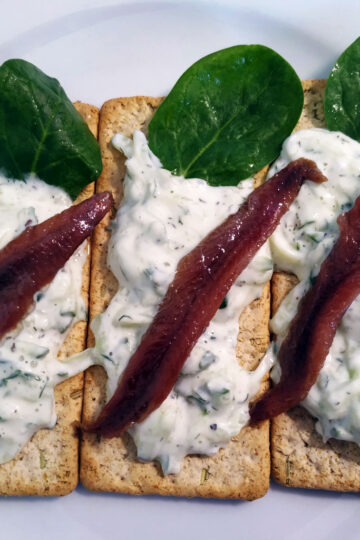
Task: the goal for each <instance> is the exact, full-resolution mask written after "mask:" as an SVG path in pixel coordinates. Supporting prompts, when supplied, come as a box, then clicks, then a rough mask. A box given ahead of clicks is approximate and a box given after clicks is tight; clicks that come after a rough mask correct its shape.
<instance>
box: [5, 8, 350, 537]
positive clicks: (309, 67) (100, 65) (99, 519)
mask: <svg viewBox="0 0 360 540" xmlns="http://www.w3.org/2000/svg"><path fill="white" fill-rule="evenodd" d="M359 20H360V3H359V2H358V0H352V1H351V0H342V1H341V2H338V1H332V0H327V1H326V0H312V1H311V2H310V1H308V0H302V1H298V0H293V1H292V2H291V1H284V0H271V2H270V1H266V0H253V1H252V2H251V1H250V0H248V1H241V0H238V1H235V0H234V1H231V0H228V1H225V0H224V1H222V2H220V1H219V2H215V1H214V2H212V1H210V0H207V1H197V2H187V1H182V2H174V1H171V0H168V1H158V2H152V1H142V2H138V1H132V2H130V1H128V2H125V1H119V0H117V1H115V0H107V1H106V0H62V1H57V0H51V1H44V0H43V1H41V0H31V1H29V0H12V1H9V0H0V63H1V62H3V61H4V60H6V59H8V58H11V57H21V58H25V59H27V60H30V61H32V62H34V63H36V64H37V65H38V66H39V67H40V68H42V69H43V70H45V71H46V72H47V73H48V74H49V75H53V76H56V77H57V78H59V79H60V81H61V83H62V85H63V86H64V88H65V90H66V91H67V93H68V95H69V97H70V98H71V99H73V100H75V99H80V100H82V101H85V102H88V103H94V104H96V105H101V104H102V103H103V101H105V100H106V99H109V98H112V97H117V96H125V95H134V94H145V95H155V96H156V95H163V94H164V93H166V92H167V91H168V90H169V89H170V88H171V87H172V86H173V84H174V83H175V81H176V79H177V78H178V76H179V75H180V74H181V73H182V72H183V71H184V70H185V69H186V68H187V67H189V65H190V64H191V63H192V62H194V61H195V60H197V59H198V58H199V57H201V56H203V55H204V54H207V53H209V52H212V51H214V50H217V49H220V48H223V47H227V46H231V45H235V44H242V43H261V44H264V45H268V46H270V47H272V48H274V49H275V50H276V51H277V52H279V53H280V54H282V55H283V56H284V57H285V58H286V59H287V60H288V61H289V62H290V63H291V64H292V65H293V66H294V68H295V69H296V71H297V72H298V74H299V76H300V77H301V78H311V77H326V76H327V74H328V72H329V69H330V67H331V65H332V64H333V63H334V61H335V59H336V58H337V56H338V55H339V54H340V53H341V52H342V51H343V50H344V49H345V47H346V46H347V45H348V44H350V43H351V42H352V41H354V39H355V38H356V37H358V35H359V34H360V26H359ZM358 509H359V498H358V496H357V495H342V494H339V493H325V492H316V491H307V492H306V491H304V490H294V489H285V488H282V487H280V486H277V485H273V486H272V487H271V490H270V492H269V493H268V495H267V496H266V497H265V498H263V499H260V500H258V501H254V502H252V503H248V502H232V501H206V500H205V501H202V500H192V501H188V500H186V499H172V498H160V497H155V496H153V497H151V496H149V497H131V496H126V495H109V494H94V493H90V492H88V491H86V490H85V489H83V488H82V487H79V488H78V489H77V490H76V491H75V492H74V493H73V494H71V495H69V496H67V497H65V498H62V499H60V498H59V499H56V498H52V499H30V498H20V499H13V498H8V499H5V498H4V499H2V500H0V522H1V532H0V538H1V539H2V538H4V539H5V538H7V539H10V540H17V539H21V540H24V539H25V540H35V539H36V540H41V539H43V538H44V539H45V538H47V539H51V540H57V539H61V540H63V539H65V540H71V539H75V538H76V539H82V538H84V539H85V538H86V539H87V540H100V539H103V538H104V539H105V538H106V539H109V540H110V539H111V540H112V539H115V538H116V539H117V538H121V539H124V540H132V539H135V540H140V539H143V538H144V539H145V538H146V539H148V540H152V539H154V540H155V539H156V540H162V539H165V538H166V539H167V538H169V539H170V538H171V539H172V540H178V539H179V540H180V539H181V540H182V539H184V538H186V539H187V540H189V539H190V540H192V539H196V540H198V539H199V538H204V539H205V538H206V539H213V538H214V539H215V538H216V539H218V538H227V539H230V538H237V539H248V538H251V539H260V538H261V539H264V540H272V539H277V540H279V539H282V538H286V539H289V540H297V539H300V538H301V539H306V540H312V539H315V538H316V539H330V540H332V539H333V540H335V539H336V540H338V539H339V538H347V539H355V538H359V535H360V533H359V532H358V530H359V527H358V523H359V519H358V517H357V515H358V512H359V510H358Z"/></svg>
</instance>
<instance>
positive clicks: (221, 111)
mask: <svg viewBox="0 0 360 540" xmlns="http://www.w3.org/2000/svg"><path fill="white" fill-rule="evenodd" d="M303 101H304V93H303V90H302V86H301V82H300V80H299V78H298V76H297V75H296V73H295V71H294V70H293V68H292V67H291V66H290V65H289V64H288V63H287V62H286V61H285V60H284V59H283V58H282V57H281V56H279V55H278V54H277V53H276V52H274V51H273V50H271V49H269V48H268V47H264V46H262V45H238V46H235V47H230V48H229V49H223V50H221V51H218V52H215V53H213V54H210V55H209V56H205V57H204V58H202V59H201V60H199V61H198V62H196V63H195V64H193V65H192V66H191V67H190V68H189V69H188V70H187V71H185V73H184V74H183V75H182V76H181V77H180V79H179V80H178V82H177V83H176V84H175V86H174V88H173V89H172V91H171V92H170V94H169V95H168V97H167V98H166V99H165V101H164V102H163V103H162V104H161V106H160V107H159V109H158V110H157V112H156V114H155V115H154V117H153V119H152V121H151V122H150V125H149V143H150V148H151V150H152V151H153V152H154V153H155V154H156V155H157V156H158V157H159V159H160V161H161V162H162V165H163V166H164V167H165V168H166V169H169V170H171V171H172V172H174V173H176V174H183V175H184V176H185V177H186V178H189V177H197V178H203V179H205V180H207V181H208V182H209V183H210V184H212V185H236V184H237V183H238V182H239V181H240V180H243V179H244V178H247V177H249V176H252V175H253V174H254V173H255V172H256V171H257V170H259V169H260V168H261V167H263V166H264V165H266V164H268V163H270V162H271V161H272V160H274V159H275V158H276V157H277V155H278V154H279V152H280V149H281V144H282V142H283V141H284V139H285V138H286V137H287V136H288V135H289V134H290V133H291V131H292V129H293V128H294V126H295V124H296V122H297V120H298V118H299V116H300V113H301V110H302V107H303Z"/></svg>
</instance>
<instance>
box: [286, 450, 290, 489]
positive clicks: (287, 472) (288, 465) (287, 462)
mask: <svg viewBox="0 0 360 540" xmlns="http://www.w3.org/2000/svg"><path fill="white" fill-rule="evenodd" d="M290 474H291V461H290V460H289V456H287V458H286V485H287V486H288V485H289V484H290Z"/></svg>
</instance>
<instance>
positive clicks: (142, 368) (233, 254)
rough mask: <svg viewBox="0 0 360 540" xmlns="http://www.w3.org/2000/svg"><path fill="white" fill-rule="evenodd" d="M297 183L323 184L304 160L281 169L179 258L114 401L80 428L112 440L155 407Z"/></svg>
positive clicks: (287, 203)
mask: <svg viewBox="0 0 360 540" xmlns="http://www.w3.org/2000/svg"><path fill="white" fill-rule="evenodd" d="M305 180H312V181H314V182H323V181H325V180H326V178H325V177H324V176H323V175H322V174H321V173H320V171H319V170H318V169H317V167H316V165H315V163H314V162H312V161H309V160H305V159H299V160H297V161H295V162H293V163H291V164H289V165H288V166H287V167H286V168H285V169H283V170H282V171H280V172H279V173H278V174H276V175H275V176H274V177H273V178H271V179H270V180H269V181H268V182H266V183H265V184H263V185H262V186H260V187H258V188H257V189H255V190H254V191H253V192H252V194H251V195H250V196H249V198H248V199H247V201H246V202H245V203H244V204H243V205H242V206H241V207H240V208H239V210H238V211H237V212H236V213H235V214H233V215H231V216H229V217H228V218H227V219H226V220H225V221H224V223H222V224H221V225H220V226H218V227H217V228H216V229H214V230H213V231H212V232H211V233H209V234H208V235H207V236H206V237H205V238H204V240H202V242H200V244H198V245H197V246H196V247H195V248H194V249H193V250H192V251H191V252H190V253H189V254H188V255H186V256H185V257H183V259H181V261H180V262H179V264H178V267H177V271H176V274H175V277H174V280H173V282H172V283H171V284H170V286H169V288H168V291H167V293H166V295H165V297H164V299H163V301H162V303H161V305H160V307H159V310H158V312H157V314H156V316H155V318H154V320H153V322H152V323H151V325H150V327H149V328H148V330H147V332H146V333H145V335H144V336H143V338H142V341H141V343H140V345H139V347H138V349H137V350H136V351H135V353H134V354H133V355H132V357H131V358H130V361H129V363H128V366H127V367H126V369H125V370H124V372H123V374H122V377H121V378H120V381H119V385H118V388H117V390H116V391H115V394H114V395H113V397H112V398H111V399H110V401H109V402H108V403H107V405H106V406H105V408H104V409H103V411H102V412H101V413H100V415H99V417H98V418H97V420H95V421H94V422H93V423H92V424H90V425H88V426H85V428H84V429H86V430H87V431H96V432H99V433H101V434H103V435H105V436H108V437H112V436H116V435H119V434H121V433H122V432H123V431H124V430H125V429H127V428H128V427H129V426H130V425H131V424H133V423H134V422H140V421H142V420H144V419H145V418H146V417H147V416H148V415H149V414H150V413H151V412H152V411H153V410H154V409H156V408H157V407H159V405H160V404H161V403H162V402H163V401H164V400H165V399H166V397H167V396H168V394H169V393H170V391H171V389H172V387H173V386H174V384H175V382H176V379H177V377H178V375H179V373H180V370H181V368H182V366H183V364H184V362H185V360H186V358H187V357H188V356H189V354H190V352H191V350H192V348H193V346H194V345H195V343H196V341H197V340H198V338H199V337H200V335H201V334H202V333H203V331H204V330H205V328H206V327H207V326H208V324H209V322H210V320H211V319H212V318H213V316H214V315H215V313H216V311H217V309H218V308H219V306H220V304H221V302H222V301H223V299H224V297H225V295H226V293H227V292H228V290H229V289H230V287H231V285H232V284H233V283H234V281H235V279H236V278H237V276H238V275H239V274H240V273H241V272H242V270H243V269H244V268H245V267H246V266H247V265H248V264H249V262H250V261H251V259H252V258H253V257H254V255H255V254H256V252H257V251H258V250H259V248H260V247H261V246H262V245H263V244H264V242H265V241H266V239H267V238H268V237H269V236H270V235H271V233H272V232H273V231H274V229H275V227H276V225H277V224H278V223H279V220H280V218H281V217H282V216H283V214H284V213H285V212H286V211H287V209H288V208H289V206H290V204H291V203H292V201H293V200H294V198H295V197H296V195H297V193H298V192H299V190H300V187H301V185H302V184H303V182H304V181H305ZM185 181H186V180H185Z"/></svg>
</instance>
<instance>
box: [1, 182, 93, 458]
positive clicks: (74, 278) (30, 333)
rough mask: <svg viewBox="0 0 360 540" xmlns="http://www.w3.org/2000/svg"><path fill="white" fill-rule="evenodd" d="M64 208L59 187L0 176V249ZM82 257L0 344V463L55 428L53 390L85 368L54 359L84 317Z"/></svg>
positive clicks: (41, 294) (66, 200) (66, 202)
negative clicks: (37, 435) (40, 432)
mask: <svg viewBox="0 0 360 540" xmlns="http://www.w3.org/2000/svg"><path fill="white" fill-rule="evenodd" d="M70 205H71V199H70V198H69V196H68V195H67V194H66V193H65V192H64V191H63V190H62V189H59V188H56V187H54V186H49V185H48V184H46V183H45V182H42V181H41V180H38V179H36V178H29V179H28V180H27V181H26V182H21V181H18V180H15V181H13V180H8V179H7V178H4V177H2V176H0V249H1V248H3V247H4V246H5V245H6V244H7V243H8V242H9V241H10V240H11V239H12V238H14V237H15V236H17V235H19V234H20V233H21V232H22V231H23V230H24V229H25V228H26V227H27V226H29V225H35V224H36V223H39V222H41V221H44V220H45V219H47V218H49V217H50V216H52V215H54V214H56V213H58V212H61V211H62V210H64V209H65V208H67V207H69V206H70ZM85 257H86V253H85V248H84V247H80V248H79V249H78V250H77V251H76V253H74V255H73V256H72V257H71V258H70V259H69V260H68V262H67V263H66V264H65V266H64V268H63V269H62V270H60V271H59V272H58V273H57V275H56V276H55V279H54V280H53V281H52V283H51V284H50V285H49V286H48V287H47V288H45V289H44V290H42V291H39V292H38V293H36V294H35V297H34V300H35V302H34V307H33V309H32V310H31V312H30V313H29V314H28V315H27V316H26V317H25V318H24V319H23V320H22V321H21V322H20V323H19V324H18V326H17V328H16V329H14V330H13V331H11V332H9V333H8V334H6V336H5V337H4V338H3V339H2V340H1V341H0V463H4V462H6V461H8V460H10V459H12V458H13V457H14V456H15V455H16V454H17V453H18V452H19V450H21V448H22V447H23V446H24V445H25V443H26V442H27V441H28V440H29V439H30V437H31V436H32V435H33V434H34V433H35V432H36V431H37V430H38V429H40V428H49V427H53V426H54V425H55V422H56V412H55V403H54V390H53V389H54V386H55V385H56V384H58V383H59V382H62V381H64V380H65V379H67V378H69V377H71V376H73V375H75V374H76V373H79V372H80V371H82V370H83V369H86V367H88V365H89V364H88V363H87V362H86V361H83V360H81V361H70V362H61V361H59V360H58V359H57V354H58V351H59V349H60V347H61V344H62V343H63V341H64V339H65V337H66V335H67V333H68V330H69V328H70V326H71V325H72V324H73V323H74V322H75V321H77V320H79V319H83V318H84V316H85V306H84V303H83V300H82V297H81V281H82V267H83V263H84V261H85Z"/></svg>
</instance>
